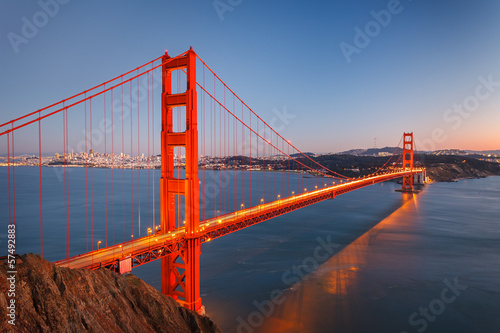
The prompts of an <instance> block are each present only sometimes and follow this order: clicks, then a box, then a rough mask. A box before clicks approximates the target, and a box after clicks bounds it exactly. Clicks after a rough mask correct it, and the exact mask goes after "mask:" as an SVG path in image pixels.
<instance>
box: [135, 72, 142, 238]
mask: <svg viewBox="0 0 500 333" xmlns="http://www.w3.org/2000/svg"><path fill="white" fill-rule="evenodd" d="M137 75H139V69H137ZM136 81H137V158H138V159H139V167H138V168H137V187H138V189H137V196H138V198H137V199H138V200H137V210H138V213H137V214H138V217H137V221H138V222H137V223H138V232H139V237H141V164H142V157H141V136H140V129H139V119H140V108H139V102H140V101H139V76H138V77H137V80H136Z"/></svg>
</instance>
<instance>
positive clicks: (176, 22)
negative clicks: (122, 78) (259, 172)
mask: <svg viewBox="0 0 500 333" xmlns="http://www.w3.org/2000/svg"><path fill="white" fill-rule="evenodd" d="M221 3H222V4H225V6H224V5H221ZM54 4H55V5H54ZM217 4H218V5H217ZM2 7H3V8H2V13H4V14H3V15H4V19H3V20H2V23H1V24H0V30H1V32H2V35H3V36H4V38H2V40H1V42H0V45H1V47H2V50H3V52H2V58H3V59H4V62H2V64H1V65H0V72H1V73H2V77H3V78H4V80H2V86H1V88H2V91H3V94H2V101H3V103H2V105H1V106H0V108H1V110H0V111H1V112H0V123H4V122H6V121H9V120H11V119H13V118H15V117H19V116H22V115H24V114H26V113H28V112H32V111H34V110H37V109H39V108H41V107H44V106H46V105H49V104H51V103H53V102H56V101H59V100H61V99H63V98H66V97H67V96H69V95H73V94H76V93H79V92H81V91H83V90H85V89H87V88H90V87H91V86H94V85H95V84H97V83H99V82H102V81H104V80H106V79H109V78H111V77H114V76H116V75H118V74H119V73H122V72H123V71H125V70H128V69H131V68H133V67H135V66H137V65H138V64H142V63H145V62H146V61H148V60H150V59H152V58H154V57H157V56H159V55H161V54H162V53H163V52H164V50H165V48H167V49H168V50H169V53H170V54H172V55H177V54H179V53H182V52H184V51H185V50H187V49H188V48H189V46H193V48H194V49H195V51H196V52H197V53H198V54H199V55H200V56H201V57H202V58H203V59H205V60H206V61H207V63H209V64H210V66H211V67H213V68H215V69H216V70H217V72H218V73H220V75H221V77H222V78H223V80H225V81H226V82H228V84H229V85H230V86H231V87H232V88H233V89H234V90H235V91H236V92H237V93H238V94H239V95H240V96H241V97H242V98H243V100H244V101H245V102H246V103H248V104H249V105H250V106H251V107H252V108H253V109H254V110H255V111H256V112H257V113H258V114H259V115H260V116H261V117H262V118H263V119H264V120H266V121H272V120H273V118H276V117H277V116H276V114H277V113H279V114H281V115H283V114H285V115H286V116H288V118H285V121H284V122H283V123H279V124H278V126H276V127H277V130H278V132H279V133H281V134H283V135H284V136H285V137H286V138H287V139H290V140H292V142H293V143H294V144H296V145H297V146H298V147H299V148H300V149H301V150H302V151H307V152H309V151H310V152H315V153H328V152H340V151H345V150H349V149H356V148H371V147H373V140H374V138H377V146H378V147H385V146H395V145H396V144H397V142H395V141H396V138H399V137H400V136H401V132H402V131H412V132H414V133H415V135H416V138H417V148H420V149H421V150H435V149H465V150H496V149H499V148H500V147H499V146H498V144H499V143H500V132H499V131H498V130H497V124H498V123H499V122H500V113H499V112H498V111H497V110H498V107H499V106H500V92H499V91H498V90H500V89H498V88H499V86H500V83H499V82H500V68H499V67H498V64H497V60H496V59H498V56H499V55H500V47H499V46H498V44H497V43H496V34H495V32H496V31H498V28H499V25H500V23H499V22H498V20H496V15H495V13H496V12H498V9H499V7H500V5H499V4H497V3H493V2H491V1H479V2H473V1H460V2H458V3H457V2H449V1H444V2H440V3H437V4H436V3H433V2H430V1H413V2H410V1H376V2H369V1H356V2H349V3H347V2H344V3H341V2H335V3H331V2H325V1H320V2H316V3H314V4H305V3H302V2H297V1H288V2H275V3H268V2H262V1H261V2H259V1H257V2H245V1H233V2H231V4H229V3H228V2H226V1H218V2H217V1H215V2H201V1H199V2H194V3H185V2H180V1H172V2H169V3H168V5H167V4H165V3H161V2H157V3H148V4H139V3H124V4H122V3H120V5H118V3H117V2H108V3H99V2H88V3H85V4H82V3H77V2H66V1H64V2H63V1H59V2H55V1H51V0H46V1H40V2H32V3H3V4H2ZM40 13H42V14H40ZM43 13H45V14H43ZM178 13H183V14H184V15H180V14H179V15H178ZM7 14H8V15H7ZM186 15H187V17H186ZM189 16H192V17H193V19H190V18H189ZM135 17H139V18H140V19H138V20H133V18H135ZM142 17H144V20H146V18H147V20H146V21H143V19H142ZM195 17H196V18H198V19H194V18H195ZM45 18H46V20H45ZM37 20H38V21H37ZM185 20H189V22H190V24H189V25H187V27H186V26H185V25H184V22H185ZM89 22H92V24H90V23H89ZM143 22H148V24H142V23H143ZM35 23H37V24H38V26H37V25H35ZM31 26H32V29H31V31H30V27H31ZM128 36H132V38H127V37H128ZM56 50H57V51H56ZM34 59H36V61H35V60H34ZM297 59H299V60H297ZM308 59H309V60H308ZM278 119H279V117H278ZM311 133H322V134H321V135H315V134H311ZM155 138H156V139H155V140H158V141H159V132H158V129H157V132H156V135H155ZM2 144H3V143H2ZM143 148H144V147H143V146H141V150H144V149H143ZM17 150H18V152H19V153H22V152H23V150H22V147H18V149H17ZM57 150H58V149H57V147H54V149H53V151H57Z"/></svg>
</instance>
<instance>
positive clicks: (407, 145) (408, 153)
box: [396, 132, 420, 193]
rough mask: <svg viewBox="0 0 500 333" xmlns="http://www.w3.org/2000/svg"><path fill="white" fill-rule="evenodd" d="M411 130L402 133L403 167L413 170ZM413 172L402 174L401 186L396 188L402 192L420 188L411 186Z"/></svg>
mask: <svg viewBox="0 0 500 333" xmlns="http://www.w3.org/2000/svg"><path fill="white" fill-rule="evenodd" d="M413 147H414V143H413V132H411V133H404V134H403V169H404V170H405V171H413ZM413 180H414V179H413V173H412V174H410V175H408V176H403V186H402V187H401V189H399V190H396V191H398V192H403V193H418V192H420V190H417V189H414V188H413Z"/></svg>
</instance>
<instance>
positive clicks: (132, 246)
mask: <svg viewBox="0 0 500 333" xmlns="http://www.w3.org/2000/svg"><path fill="white" fill-rule="evenodd" d="M422 171H423V170H422V169H413V171H409V170H408V171H405V170H401V169H398V170H394V171H392V172H389V173H384V174H380V175H374V176H370V177H364V178H360V179H355V180H351V181H348V182H343V183H339V184H335V185H332V186H328V187H324V188H321V189H315V190H313V191H309V192H305V193H302V194H297V195H292V196H291V197H287V198H283V199H278V200H275V201H272V202H268V203H262V204H260V205H258V206H254V207H251V208H247V209H242V210H239V211H237V212H233V213H229V214H226V215H223V216H218V217H214V218H210V219H207V220H204V221H201V222H200V229H199V233H198V234H196V235H192V237H199V238H200V239H201V242H207V241H210V240H212V239H214V238H218V237H221V236H224V235H226V234H229V233H232V232H235V231H237V230H240V229H243V228H246V227H249V226H251V225H254V224H257V223H260V222H263V221H266V220H269V219H272V218H274V217H276V216H279V215H283V214H286V213H288V212H291V211H294V210H297V209H300V208H302V207H306V206H309V205H312V204H315V203H317V202H320V201H323V200H327V199H333V198H335V196H337V195H341V194H344V193H347V192H350V191H353V190H357V189H359V188H362V187H365V186H369V185H373V184H376V183H380V182H384V181H388V180H392V179H396V178H400V177H402V176H406V175H409V174H417V173H420V172H422ZM188 237H189V235H186V232H185V229H184V227H181V228H177V229H176V230H174V231H172V232H169V233H161V231H160V232H158V233H155V234H152V235H148V236H145V237H141V238H137V239H133V240H130V241H128V242H125V243H121V244H116V245H112V246H108V247H105V248H101V249H99V250H95V251H91V252H88V253H84V254H80V255H77V256H74V257H71V258H68V259H63V260H59V261H56V262H54V263H55V264H56V265H58V266H62V267H70V268H89V269H97V268H100V267H106V268H109V269H114V270H117V271H118V263H119V261H120V260H123V259H126V260H128V258H130V259H131V266H132V268H133V267H137V266H140V265H142V264H145V263H147V262H150V261H153V260H156V259H159V258H161V257H163V256H165V255H166V254H170V253H173V252H178V251H181V250H182V249H183V248H184V246H185V242H186V238H188Z"/></svg>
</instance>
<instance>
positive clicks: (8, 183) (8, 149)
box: [7, 132, 14, 225]
mask: <svg viewBox="0 0 500 333" xmlns="http://www.w3.org/2000/svg"><path fill="white" fill-rule="evenodd" d="M13 133H14V132H13ZM7 187H8V189H9V191H8V192H9V225H11V224H12V216H11V202H10V193H11V188H10V133H7Z"/></svg>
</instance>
